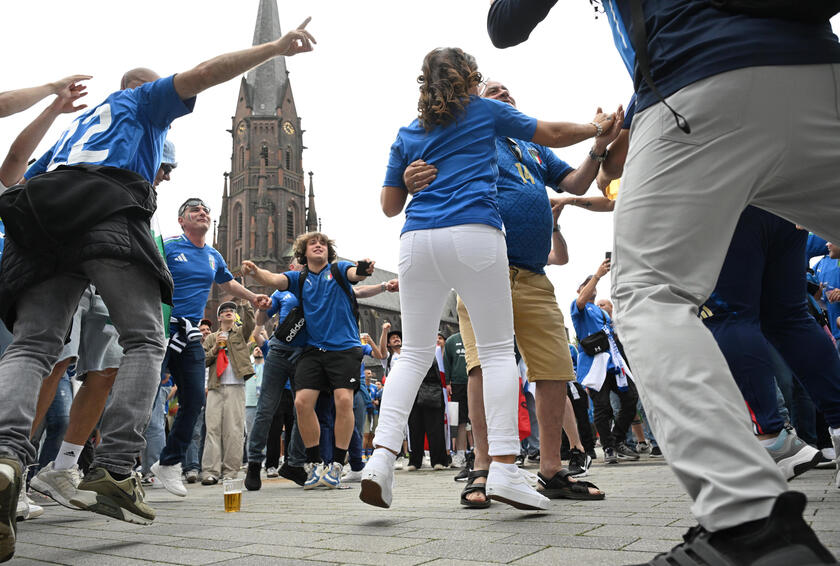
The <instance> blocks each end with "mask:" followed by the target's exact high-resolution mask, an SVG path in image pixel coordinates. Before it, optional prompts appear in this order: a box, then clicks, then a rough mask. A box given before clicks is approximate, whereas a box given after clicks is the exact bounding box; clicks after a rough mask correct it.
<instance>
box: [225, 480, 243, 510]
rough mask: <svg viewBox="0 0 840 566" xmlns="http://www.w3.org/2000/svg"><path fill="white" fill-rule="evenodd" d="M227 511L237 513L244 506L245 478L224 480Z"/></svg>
mask: <svg viewBox="0 0 840 566" xmlns="http://www.w3.org/2000/svg"><path fill="white" fill-rule="evenodd" d="M224 486H225V513H236V512H238V511H239V510H240V508H241V507H242V486H243V480H224Z"/></svg>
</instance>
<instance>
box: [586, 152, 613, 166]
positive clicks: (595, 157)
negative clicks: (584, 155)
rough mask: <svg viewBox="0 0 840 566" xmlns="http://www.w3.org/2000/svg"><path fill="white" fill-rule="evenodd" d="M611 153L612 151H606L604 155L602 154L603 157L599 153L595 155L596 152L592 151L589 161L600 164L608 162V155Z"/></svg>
mask: <svg viewBox="0 0 840 566" xmlns="http://www.w3.org/2000/svg"><path fill="white" fill-rule="evenodd" d="M609 152H610V150H608V149H605V150H604V153H602V154H601V155H598V154H597V153H595V150H593V149H590V150H589V159H591V160H592V161H597V162H598V163H603V162H604V161H606V160H607V155H608V154H609Z"/></svg>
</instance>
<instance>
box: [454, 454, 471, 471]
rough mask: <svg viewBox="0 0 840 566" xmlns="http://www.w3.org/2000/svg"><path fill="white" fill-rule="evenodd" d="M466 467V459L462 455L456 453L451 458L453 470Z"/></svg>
mask: <svg viewBox="0 0 840 566" xmlns="http://www.w3.org/2000/svg"><path fill="white" fill-rule="evenodd" d="M466 465H467V457H466V456H465V455H464V454H459V453H458V452H456V453H455V454H454V455H453V456H452V466H451V467H453V468H463V467H464V466H466Z"/></svg>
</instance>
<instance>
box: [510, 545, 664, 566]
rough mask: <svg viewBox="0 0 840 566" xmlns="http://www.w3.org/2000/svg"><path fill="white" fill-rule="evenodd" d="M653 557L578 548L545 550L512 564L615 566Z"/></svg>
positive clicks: (535, 565) (651, 555)
mask: <svg viewBox="0 0 840 566" xmlns="http://www.w3.org/2000/svg"><path fill="white" fill-rule="evenodd" d="M654 556H655V554H654V553H650V552H628V551H615V550H584V549H580V548H556V547H552V548H546V549H545V550H542V551H539V552H535V553H533V554H531V555H529V556H526V557H525V558H522V559H521V560H517V561H515V562H512V564H519V565H522V566H532V565H533V566H545V565H546V564H574V563H576V562H579V563H581V564H586V565H587V566H615V565H616V564H632V563H642V564H643V563H645V562H647V561H649V560H650V559H651V558H653V557H654Z"/></svg>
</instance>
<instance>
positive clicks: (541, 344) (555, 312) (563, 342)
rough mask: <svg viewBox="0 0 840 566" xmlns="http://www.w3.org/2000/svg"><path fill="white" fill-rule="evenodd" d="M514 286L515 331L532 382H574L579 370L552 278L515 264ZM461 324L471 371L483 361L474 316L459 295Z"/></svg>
mask: <svg viewBox="0 0 840 566" xmlns="http://www.w3.org/2000/svg"><path fill="white" fill-rule="evenodd" d="M510 289H511V298H512V299H513V331H514V334H516V344H517V346H518V347H519V353H521V354H522V358H523V359H524V360H525V365H526V366H528V381H573V380H574V379H575V371H574V368H573V366H572V356H571V353H570V352H569V341H568V339H567V338H566V326H565V323H564V320H563V313H562V312H560V307H558V306H557V298H556V297H555V296H554V286H553V285H552V284H551V281H549V280H548V277H547V276H546V275H544V274H540V273H534V272H533V271H529V270H527V269H522V268H521V267H511V268H510ZM458 325H459V327H460V329H461V340H463V342H464V350H465V353H464V356H465V357H466V360H467V373H469V372H470V371H471V370H472V369H474V368H476V367H478V366H480V365H481V363H480V362H479V360H478V349H477V348H476V345H475V333H474V332H473V328H472V323H471V322H470V315H469V313H468V312H467V308H466V306H465V305H464V303H463V302H462V301H461V297H458Z"/></svg>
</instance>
